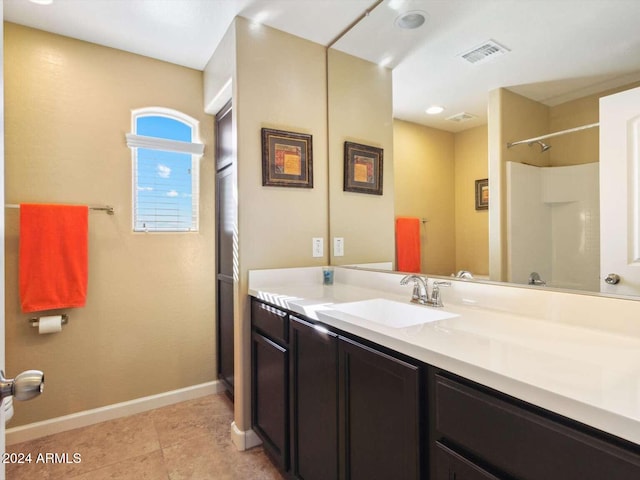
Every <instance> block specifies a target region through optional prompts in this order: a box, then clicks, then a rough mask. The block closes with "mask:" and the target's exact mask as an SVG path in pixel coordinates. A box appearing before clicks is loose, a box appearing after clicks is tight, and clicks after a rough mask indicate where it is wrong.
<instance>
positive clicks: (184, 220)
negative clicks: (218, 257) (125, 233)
mask: <svg viewBox="0 0 640 480" xmlns="http://www.w3.org/2000/svg"><path fill="white" fill-rule="evenodd" d="M131 130H132V133H128V134H127V135H126V137H127V146H129V147H130V148H131V151H132V161H133V162H132V163H133V230H134V231H136V232H187V231H188V232H193V231H197V230H198V198H199V189H198V186H199V179H198V172H199V164H200V158H201V157H202V154H203V152H204V145H203V144H202V143H199V133H198V121H197V120H195V119H193V118H191V117H189V116H188V115H185V114H183V113H181V112H178V111H176V110H170V109H167V108H160V107H150V108H142V109H138V110H134V111H133V112H132V114H131Z"/></svg>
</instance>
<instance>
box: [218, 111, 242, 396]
mask: <svg viewBox="0 0 640 480" xmlns="http://www.w3.org/2000/svg"><path fill="white" fill-rule="evenodd" d="M232 133H233V131H232V116H231V102H229V103H228V104H227V105H225V107H224V108H223V109H222V110H221V111H220V112H219V113H218V115H216V295H217V304H216V325H217V333H218V335H217V338H218V345H217V347H218V348H217V357H218V358H217V360H218V378H219V379H220V380H221V381H222V383H223V384H224V386H225V388H226V389H227V393H228V394H229V395H230V396H231V398H233V387H234V369H233V356H234V347H233V343H234V340H233V337H234V326H233V316H234V313H233V312H234V305H233V232H234V231H236V230H237V229H236V224H237V216H238V213H237V212H238V206H237V202H236V200H235V199H236V196H235V178H236V175H235V169H236V163H235V142H234V139H233V134H232Z"/></svg>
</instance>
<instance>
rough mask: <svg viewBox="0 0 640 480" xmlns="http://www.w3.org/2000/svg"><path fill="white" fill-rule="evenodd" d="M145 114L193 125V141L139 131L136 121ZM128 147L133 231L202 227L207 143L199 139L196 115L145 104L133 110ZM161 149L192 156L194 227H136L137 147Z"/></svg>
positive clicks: (192, 212) (191, 126)
mask: <svg viewBox="0 0 640 480" xmlns="http://www.w3.org/2000/svg"><path fill="white" fill-rule="evenodd" d="M143 117H164V118H168V119H171V120H175V121H178V122H180V123H183V124H185V125H187V126H188V127H190V128H191V142H184V141H179V140H171V139H167V138H162V137H149V136H146V135H138V134H137V121H138V119H139V118H143ZM125 137H126V141H127V146H128V147H129V148H130V149H131V160H132V161H131V183H132V189H131V192H132V201H131V220H132V230H133V231H134V232H135V233H188V232H198V231H199V230H200V160H201V158H202V156H203V155H204V144H202V143H201V142H200V122H199V121H198V120H196V119H195V118H193V117H191V116H189V115H187V114H185V113H182V112H180V111H178V110H173V109H170V108H164V107H144V108H138V109H134V110H132V111H131V133H127V134H126V135H125ZM139 148H143V149H149V150H160V151H165V152H172V153H183V154H189V155H191V166H190V167H191V176H192V185H191V195H192V200H191V209H192V210H191V214H192V219H194V221H193V223H192V227H191V228H188V229H167V230H165V229H136V223H137V222H136V220H137V216H136V209H137V189H138V185H137V183H138V182H137V167H138V149H139Z"/></svg>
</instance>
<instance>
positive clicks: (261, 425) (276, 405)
mask: <svg viewBox="0 0 640 480" xmlns="http://www.w3.org/2000/svg"><path fill="white" fill-rule="evenodd" d="M251 315H252V323H253V331H252V333H251V390H252V392H251V394H252V398H251V417H252V418H251V422H252V425H253V429H254V431H255V432H256V433H257V434H258V435H259V436H260V438H261V439H262V441H263V443H264V448H265V451H266V452H267V454H268V455H269V456H270V457H271V458H272V459H273V461H274V463H276V464H277V465H278V466H279V467H280V468H281V469H282V470H283V471H285V470H287V469H288V468H289V350H288V348H287V343H286V341H287V335H286V332H287V326H288V325H287V322H288V320H287V317H288V315H287V313H286V312H284V311H282V310H280V309H277V308H275V307H272V306H270V305H266V304H264V303H261V302H256V301H253V302H252V304H251Z"/></svg>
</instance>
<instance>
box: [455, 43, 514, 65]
mask: <svg viewBox="0 0 640 480" xmlns="http://www.w3.org/2000/svg"><path fill="white" fill-rule="evenodd" d="M509 51H510V50H509V49H508V48H507V47H503V46H502V45H500V44H499V43H498V42H496V41H494V40H487V41H486V42H484V43H483V44H482V45H478V46H477V47H475V48H473V49H471V50H469V51H468V52H464V53H461V54H460V55H458V56H459V57H460V58H462V59H463V60H466V61H467V62H469V63H473V64H477V63H482V62H486V61H488V60H491V59H492V58H496V57H499V56H501V55H504V54H505V53H508V52H509Z"/></svg>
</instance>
